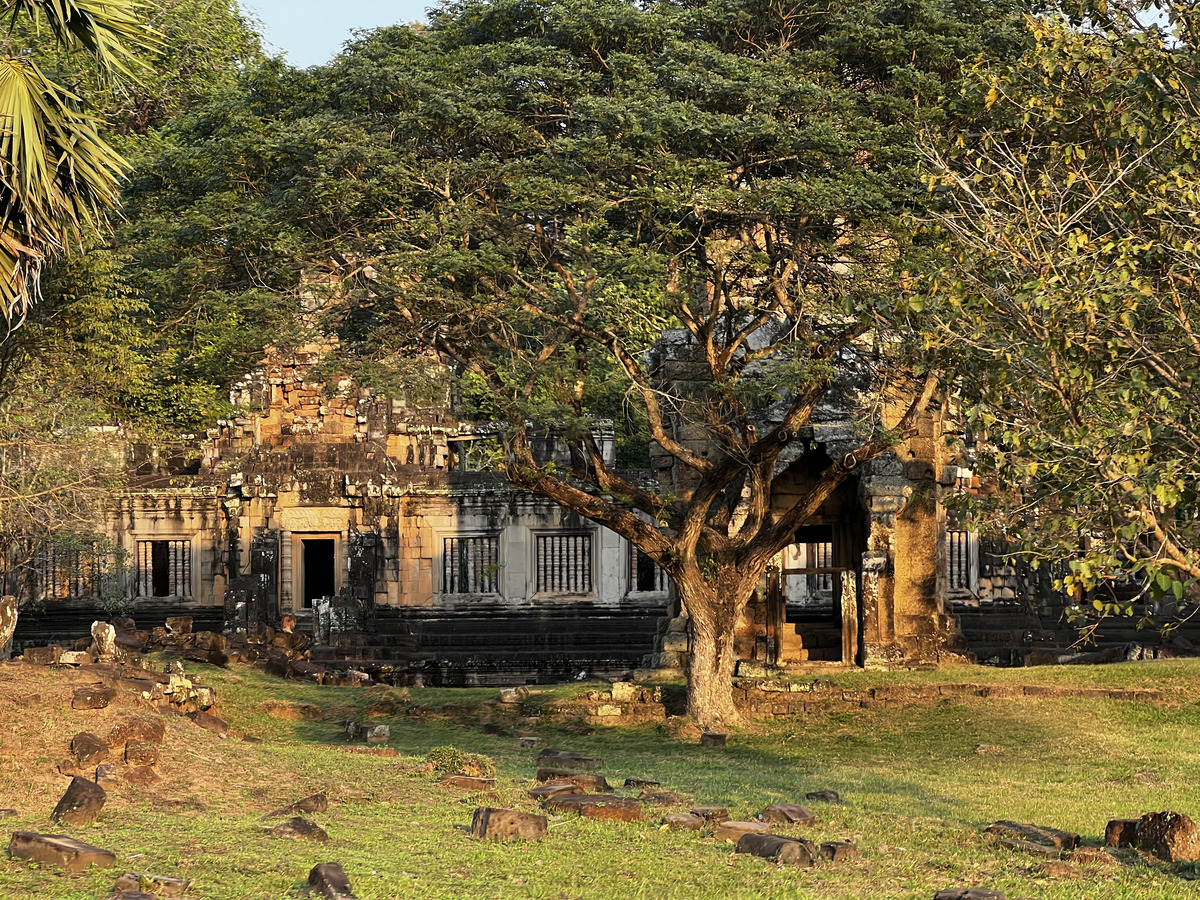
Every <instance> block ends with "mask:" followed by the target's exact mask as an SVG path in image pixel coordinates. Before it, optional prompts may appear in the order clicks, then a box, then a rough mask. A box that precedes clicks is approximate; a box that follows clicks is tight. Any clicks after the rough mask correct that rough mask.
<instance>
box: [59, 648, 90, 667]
mask: <svg viewBox="0 0 1200 900" xmlns="http://www.w3.org/2000/svg"><path fill="white" fill-rule="evenodd" d="M58 662H59V665H63V666H87V665H91V664H92V663H93V662H95V660H94V659H93V658H92V654H90V653H88V652H87V651H86V650H64V651H63V653H62V656H60V657H59V658H58Z"/></svg>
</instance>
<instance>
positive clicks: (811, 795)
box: [804, 791, 842, 803]
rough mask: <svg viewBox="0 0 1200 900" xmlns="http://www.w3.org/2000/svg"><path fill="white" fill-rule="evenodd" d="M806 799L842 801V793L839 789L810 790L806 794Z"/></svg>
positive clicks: (825, 801)
mask: <svg viewBox="0 0 1200 900" xmlns="http://www.w3.org/2000/svg"><path fill="white" fill-rule="evenodd" d="M804 799H805V800H815V801H817V802H818V803H841V802H842V798H841V795H840V794H838V792H837V791H809V792H808V793H807V794H805V795H804Z"/></svg>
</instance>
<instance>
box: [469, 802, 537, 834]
mask: <svg viewBox="0 0 1200 900" xmlns="http://www.w3.org/2000/svg"><path fill="white" fill-rule="evenodd" d="M471 833H472V834H474V835H475V836H476V837H480V838H490V839H492V840H501V841H506V840H510V839H512V838H521V839H523V840H527V841H534V840H539V839H541V838H544V837H545V836H546V833H547V831H546V817H545V816H537V815H533V814H531V813H523V812H517V811H516V810H515V809H495V808H493V807H489V806H481V807H480V808H479V809H477V810H475V816H474V818H473V819H472V821H471Z"/></svg>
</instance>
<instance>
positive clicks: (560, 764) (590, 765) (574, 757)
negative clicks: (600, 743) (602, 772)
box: [537, 748, 604, 769]
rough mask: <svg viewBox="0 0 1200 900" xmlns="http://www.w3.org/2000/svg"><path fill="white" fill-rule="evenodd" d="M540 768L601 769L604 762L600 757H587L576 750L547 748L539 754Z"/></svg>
mask: <svg viewBox="0 0 1200 900" xmlns="http://www.w3.org/2000/svg"><path fill="white" fill-rule="evenodd" d="M537 763H538V768H559V769H599V768H600V767H601V766H603V765H604V760H602V759H600V757H598V756H585V755H583V754H582V753H576V752H575V751H574V750H557V749H553V748H547V749H545V750H543V751H542V752H541V753H539V754H538V758H537Z"/></svg>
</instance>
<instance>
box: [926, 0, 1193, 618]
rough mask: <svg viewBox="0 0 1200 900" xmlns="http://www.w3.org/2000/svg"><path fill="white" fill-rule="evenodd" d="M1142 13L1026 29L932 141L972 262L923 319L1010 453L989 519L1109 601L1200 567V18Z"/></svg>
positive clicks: (954, 232)
mask: <svg viewBox="0 0 1200 900" xmlns="http://www.w3.org/2000/svg"><path fill="white" fill-rule="evenodd" d="M1146 5H1147V4H1132V3H1131V4H1124V5H1121V4H1114V5H1113V6H1112V7H1111V8H1109V9H1108V10H1107V12H1104V13H1100V12H1096V13H1094V15H1093V17H1092V19H1091V25H1090V27H1087V28H1081V27H1078V26H1077V25H1074V24H1072V23H1071V22H1069V21H1067V20H1066V19H1061V18H1055V17H1046V18H1042V19H1037V20H1031V21H1030V24H1029V27H1030V29H1031V34H1032V36H1033V37H1034V39H1035V43H1034V45H1033V46H1032V47H1031V48H1030V49H1029V51H1028V52H1027V53H1026V54H1025V55H1024V56H1022V57H1021V58H1020V59H1019V60H1017V61H1016V62H1015V63H1013V64H1012V65H1010V66H994V67H989V68H980V69H979V70H977V72H976V73H975V77H974V78H973V79H972V80H971V86H970V89H969V91H968V93H967V95H966V96H965V101H966V103H967V104H968V105H969V106H970V107H971V108H973V109H974V110H975V117H974V119H973V120H972V122H971V125H970V127H968V128H965V129H963V130H962V131H961V132H960V137H959V140H958V146H957V149H954V150H948V151H931V152H930V159H931V163H932V172H933V176H932V182H933V186H934V187H935V189H936V191H937V192H938V196H939V198H940V202H941V209H940V213H939V215H938V217H937V218H938V222H939V224H940V226H941V227H942V228H944V229H945V233H946V234H947V235H948V236H949V238H950V243H949V246H950V248H951V249H952V251H953V253H954V254H955V255H956V262H957V265H956V266H954V267H953V268H952V269H950V270H948V271H947V272H946V273H944V274H942V275H941V276H939V277H938V278H937V279H936V280H934V281H933V282H932V286H931V291H930V297H929V301H928V302H929V304H930V305H929V308H928V309H927V312H928V313H931V314H933V315H934V316H935V317H936V320H937V322H938V325H939V327H938V328H937V329H935V330H933V331H931V334H937V335H938V336H939V337H941V338H945V339H946V342H945V344H944V345H943V346H944V347H945V348H946V349H947V351H948V352H949V353H950V354H952V355H954V356H955V357H956V358H957V359H959V360H960V364H961V365H962V368H963V371H964V375H963V380H962V390H963V394H964V397H965V399H966V412H967V413H968V416H969V418H970V421H971V422H972V423H973V425H974V427H975V429H976V433H977V434H978V435H980V436H981V437H982V438H984V439H986V444H985V445H981V446H990V447H991V448H994V450H995V451H996V452H984V450H981V451H980V457H979V462H978V467H979V468H980V469H981V470H982V474H984V475H985V476H986V477H988V478H989V479H990V480H991V481H992V482H994V483H995V484H996V485H997V486H998V487H1000V488H1001V489H1000V490H999V491H998V492H997V493H996V494H994V495H992V496H991V497H990V498H989V500H988V502H986V503H984V504H982V507H983V508H982V512H984V513H985V514H986V515H987V516H988V517H989V519H990V521H991V522H992V523H993V527H996V528H998V529H999V530H1001V531H1002V532H1004V533H1007V534H1008V535H1011V536H1013V537H1016V538H1018V539H1019V540H1020V541H1021V545H1022V550H1023V553H1024V555H1025V556H1026V557H1027V558H1028V559H1031V560H1032V561H1033V562H1034V564H1035V565H1036V564H1039V563H1042V564H1044V563H1047V562H1051V561H1055V560H1065V561H1066V563H1067V564H1066V567H1065V568H1063V569H1061V570H1060V571H1059V573H1058V574H1059V583H1060V584H1061V586H1062V587H1064V588H1065V589H1066V590H1067V591H1069V592H1070V593H1071V594H1073V595H1074V597H1075V598H1076V599H1077V600H1078V601H1080V602H1084V601H1085V600H1086V605H1087V606H1089V607H1093V606H1094V611H1097V612H1101V613H1111V612H1116V611H1118V610H1125V609H1128V603H1129V601H1130V599H1131V597H1134V596H1135V595H1140V596H1141V598H1142V599H1145V600H1147V601H1150V602H1151V603H1154V602H1157V601H1161V600H1162V599H1163V598H1166V599H1168V600H1171V599H1180V598H1183V597H1184V596H1185V594H1186V595H1191V594H1192V593H1193V589H1194V585H1195V584H1196V582H1197V579H1198V578H1200V532H1198V531H1197V521H1200V517H1198V516H1200V506H1198V497H1200V495H1198V494H1197V485H1196V483H1195V477H1196V472H1197V471H1198V470H1200V445H1198V444H1197V426H1198V423H1200V394H1198V393H1197V390H1198V389H1200V332H1198V331H1197V328H1198V323H1200V293H1198V290H1197V281H1196V278H1197V256H1196V250H1197V247H1200V230H1198V229H1200V222H1198V221H1197V218H1196V214H1195V209H1196V201H1197V191H1198V188H1200V180H1198V175H1197V165H1198V163H1200V159H1198V154H1200V106H1198V105H1197V103H1198V101H1200V93H1198V89H1200V82H1198V80H1197V72H1200V68H1198V67H1197V53H1198V47H1197V36H1198V32H1197V25H1200V21H1198V20H1197V19H1196V12H1195V10H1194V9H1193V8H1192V7H1191V6H1190V5H1187V4H1163V5H1162V6H1163V11H1164V12H1165V14H1166V18H1165V19H1163V18H1160V19H1155V18H1154V17H1152V16H1149V15H1147V14H1146V11H1145V9H1144V7H1145V6H1146Z"/></svg>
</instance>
